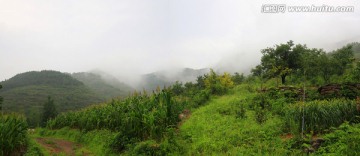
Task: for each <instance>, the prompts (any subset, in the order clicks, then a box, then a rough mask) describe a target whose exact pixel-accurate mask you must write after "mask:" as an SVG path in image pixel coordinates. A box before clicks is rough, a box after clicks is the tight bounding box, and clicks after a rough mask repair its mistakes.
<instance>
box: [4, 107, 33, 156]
mask: <svg viewBox="0 0 360 156" xmlns="http://www.w3.org/2000/svg"><path fill="white" fill-rule="evenodd" d="M27 144H28V136H27V123H26V119H25V117H23V116H19V115H15V114H10V115H1V114H0V155H22V154H24V153H25V151H26V147H27Z"/></svg>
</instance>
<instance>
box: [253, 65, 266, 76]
mask: <svg viewBox="0 0 360 156" xmlns="http://www.w3.org/2000/svg"><path fill="white" fill-rule="evenodd" d="M251 73H252V75H253V76H262V75H263V74H264V68H263V67H262V66H261V65H257V66H256V67H255V68H253V69H251Z"/></svg>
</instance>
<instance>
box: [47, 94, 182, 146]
mask: <svg viewBox="0 0 360 156" xmlns="http://www.w3.org/2000/svg"><path fill="white" fill-rule="evenodd" d="M182 109H183V106H182V104H180V103H177V102H176V101H174V100H173V99H172V97H171V96H170V93H168V92H167V91H161V92H159V93H154V94H153V95H147V94H143V95H138V94H137V95H133V96H131V97H128V98H127V99H125V100H122V101H119V100H113V101H111V102H109V103H106V104H102V105H98V106H93V107H90V108H86V109H83V110H81V111H77V112H68V113H64V114H61V115H59V116H58V117H56V118H55V119H52V120H50V121H49V122H48V124H47V126H48V128H51V129H58V128H62V127H70V128H77V129H80V130H84V131H90V130H94V129H108V130H112V131H116V132H119V133H122V134H126V135H127V136H128V137H130V138H137V139H140V140H144V139H148V138H152V139H161V137H162V136H163V133H164V132H165V131H166V129H167V128H170V127H172V126H175V125H176V123H177V122H178V120H179V119H178V115H179V114H180V113H181V111H182Z"/></svg>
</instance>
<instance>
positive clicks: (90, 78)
mask: <svg viewBox="0 0 360 156" xmlns="http://www.w3.org/2000/svg"><path fill="white" fill-rule="evenodd" d="M71 76H72V77H74V78H76V79H77V80H79V81H81V82H83V83H84V84H85V85H86V86H88V87H89V88H90V89H91V90H93V91H94V92H95V93H97V94H98V95H99V96H101V97H103V98H105V99H110V98H115V97H119V96H120V97H125V96H128V95H129V93H130V92H131V91H133V90H134V89H133V88H131V87H130V86H128V85H126V84H124V83H122V82H120V81H119V80H117V79H116V78H114V77H110V76H108V77H106V78H104V77H103V76H101V75H100V74H95V73H87V72H81V73H73V74H72V75H71Z"/></svg>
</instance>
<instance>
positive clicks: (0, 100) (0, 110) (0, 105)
mask: <svg viewBox="0 0 360 156" xmlns="http://www.w3.org/2000/svg"><path fill="white" fill-rule="evenodd" d="M1 88H2V85H1V84H0V89H1ZM3 100H4V99H3V97H1V96H0V113H2V103H3Z"/></svg>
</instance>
